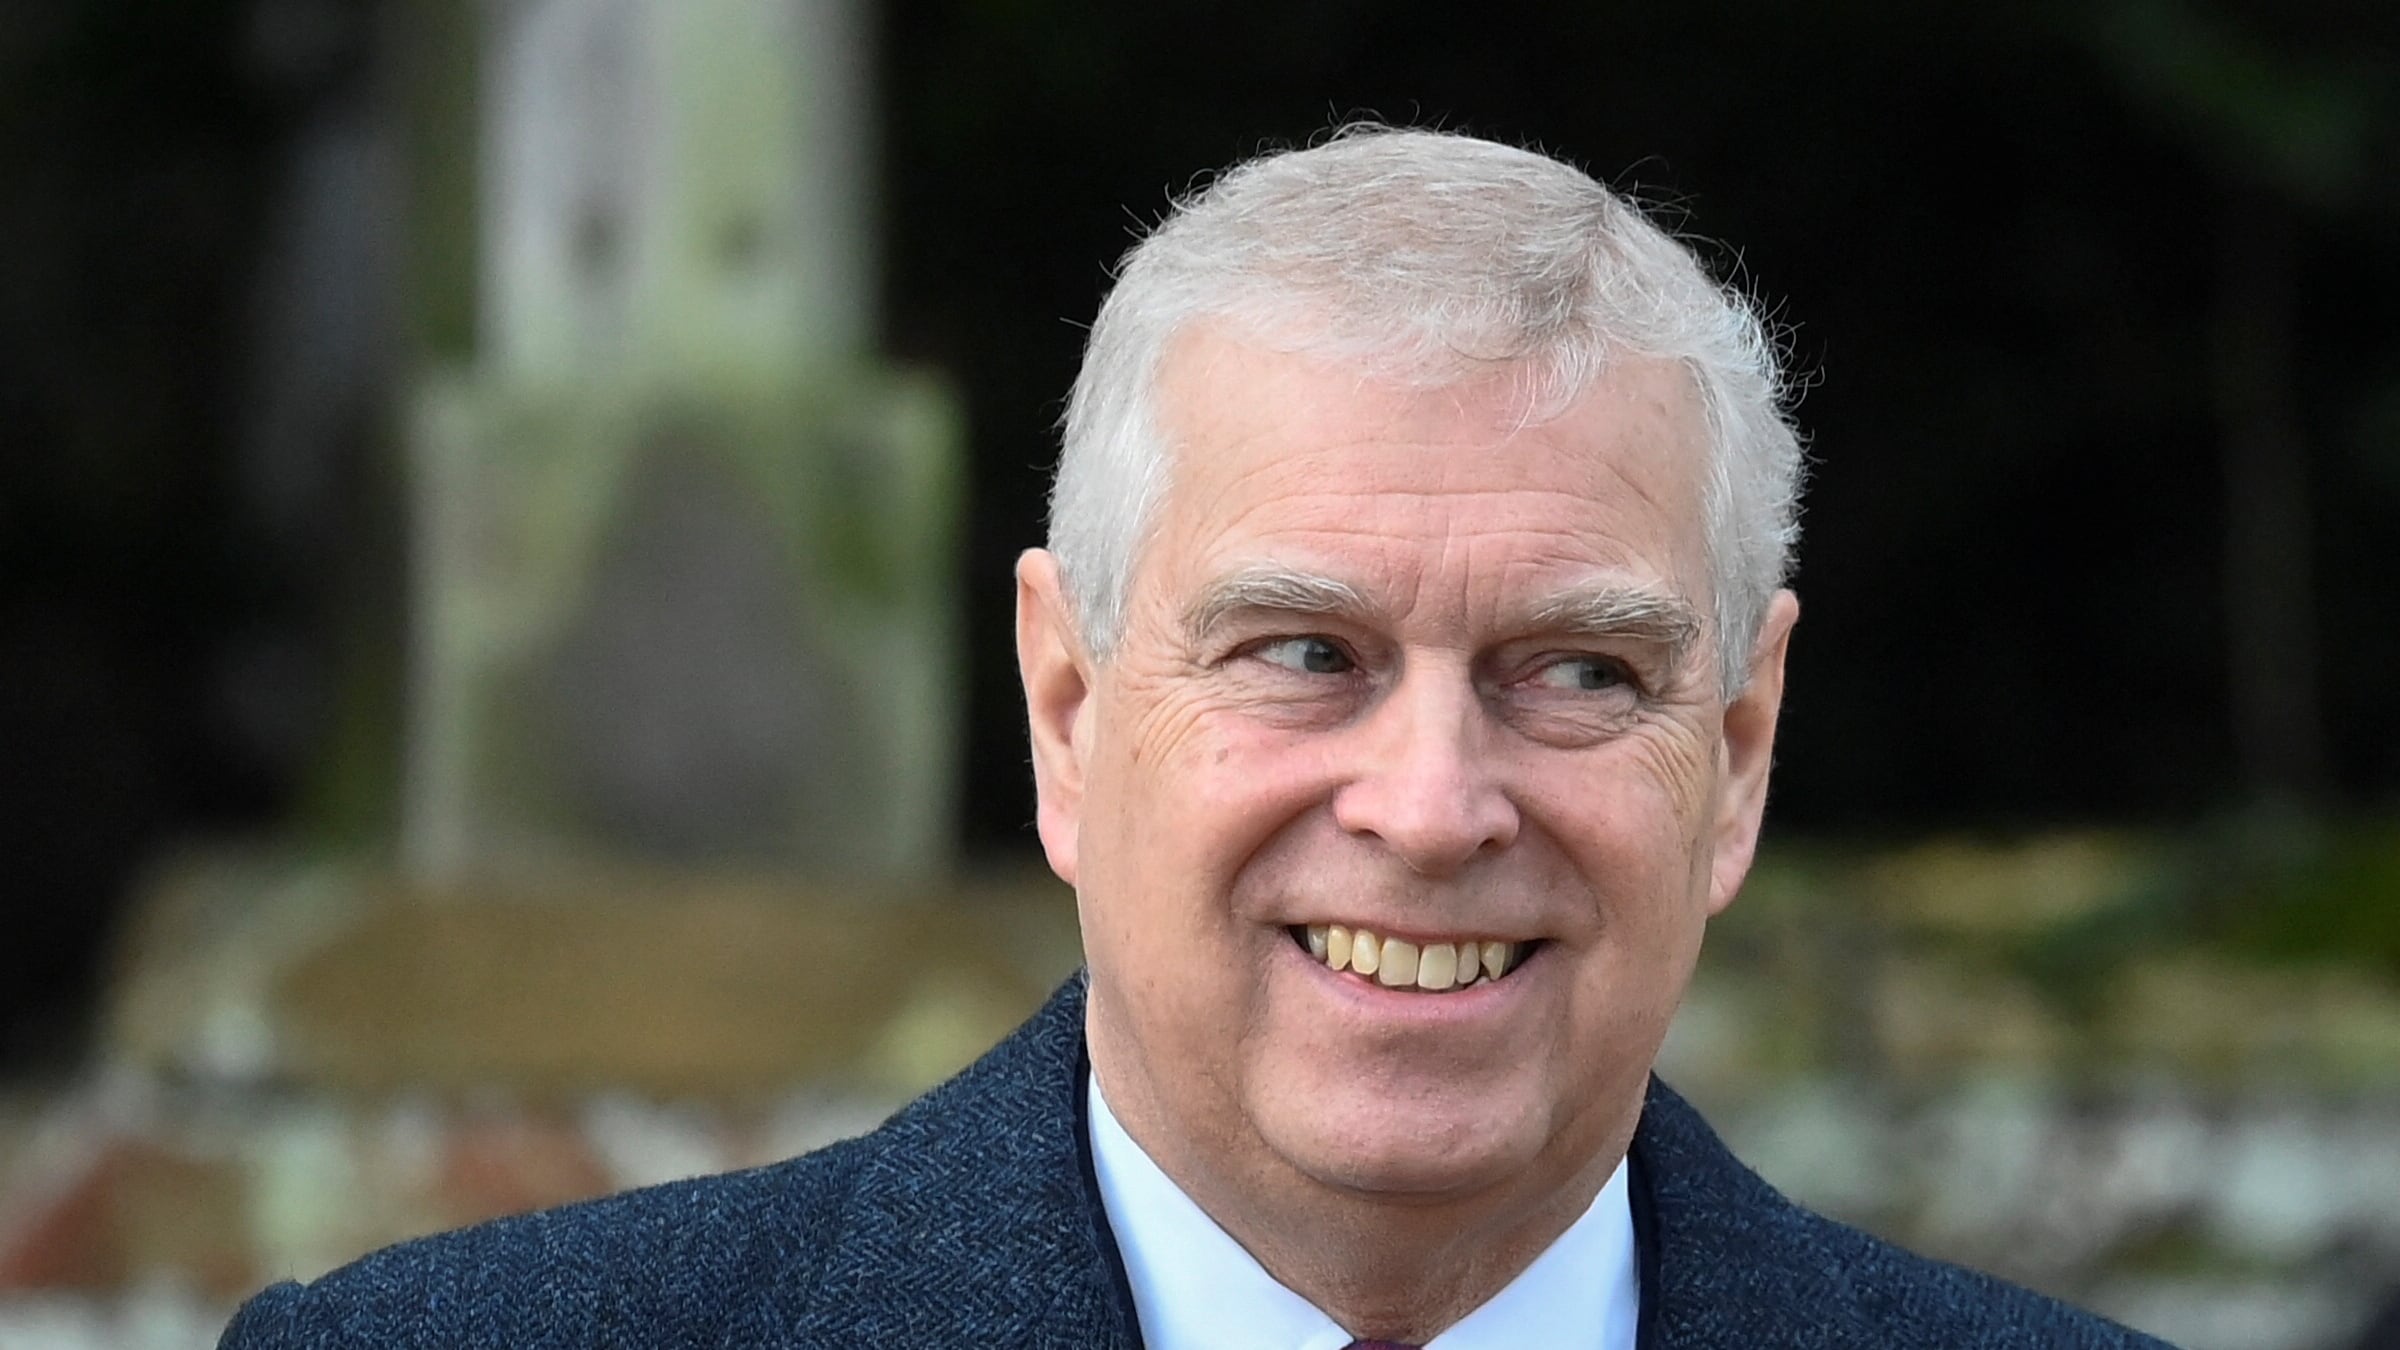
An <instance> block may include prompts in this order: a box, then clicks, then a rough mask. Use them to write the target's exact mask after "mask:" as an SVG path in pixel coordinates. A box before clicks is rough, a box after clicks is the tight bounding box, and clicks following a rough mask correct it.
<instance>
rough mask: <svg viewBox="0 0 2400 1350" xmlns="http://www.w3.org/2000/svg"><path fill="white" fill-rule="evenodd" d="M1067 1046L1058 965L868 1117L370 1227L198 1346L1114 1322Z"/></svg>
mask: <svg viewBox="0 0 2400 1350" xmlns="http://www.w3.org/2000/svg"><path fill="white" fill-rule="evenodd" d="M1082 1054H1083V1040H1082V998H1081V986H1080V983H1076V984H1071V985H1070V986H1069V988H1068V989H1067V990H1065V991H1062V992H1061V993H1060V995H1059V996H1058V997H1056V998H1054V999H1052V1000H1051V1003H1050V1005H1049V1006H1048V1007H1046V1008H1044V1009H1043V1010H1042V1011H1041V1012H1040V1013H1038V1014H1036V1015H1035V1017H1034V1019H1033V1020H1032V1021H1031V1022H1029V1023H1027V1024H1026V1026H1025V1027H1023V1028H1022V1029H1020V1030H1019V1031H1018V1032H1017V1033H1016V1034H1015V1035H1013V1036H1011V1037H1009V1038H1008V1040H1006V1041H1004V1042H1002V1043H1001V1044H1000V1046H998V1047H997V1048H995V1049H994V1050H993V1051H992V1052H991V1053H990V1054H988V1055H986V1056H985V1057H984V1058H983V1059H982V1060H980V1061H978V1062H977V1063H976V1064H975V1065H974V1066H972V1067H971V1068H969V1069H968V1070H967V1071H966V1072H964V1073H962V1074H960V1075H959V1076H958V1077H957V1078H954V1079H952V1080H951V1081H950V1082H948V1083H946V1084H944V1085H942V1086H941V1087H939V1088H936V1089H934V1090H933V1091H932V1092H930V1093H928V1094H926V1095H925V1096H924V1097H921V1098H919V1099H917V1100H916V1101H915V1102H913V1103H911V1104H910V1105H909V1106H908V1107H906V1108H904V1109H903V1110H901V1111H900V1112H899V1113H898V1114H897V1115H895V1116H893V1117H892V1118H891V1119H890V1120H888V1121H886V1122H884V1124H883V1125H882V1126H880V1127H879V1128H877V1129H876V1130H875V1131H873V1132H872V1133H870V1134H867V1135H864V1136H862V1137H860V1138H858V1139H853V1140H849V1141H847V1142H844V1143H841V1144H836V1145H834V1146H832V1147H831V1148H827V1149H823V1150H820V1151H818V1152H815V1153H811V1154H808V1155H806V1156H803V1157H800V1158H795V1159H793V1160H791V1161H789V1162H785V1163H780V1164H777V1165H775V1166H772V1167H766V1168H760V1169H757V1170H755V1171H749V1172H740V1173H734V1174H731V1175H727V1176H719V1177H709V1178H703V1179H700V1180H696V1181H687V1182H678V1183H674V1184H671V1185H666V1186H658V1187H652V1188H650V1189H647V1190H641V1191H632V1192H628V1193H626V1194H623V1195H617V1196H611V1197H608V1198H606V1199H602V1200H595V1201H590V1202H587V1203H585V1204H580V1205H571V1206H568V1207H565V1208H563V1209H556V1210H549V1211H544V1212H542V1213H538V1214H528V1215H521V1216H518V1217H515V1218H510V1219H503V1220H499V1221H497V1222H493V1223H488V1224H483V1225H480V1226H478V1227H474V1228H467V1229H461V1230H459V1231H457V1232H452V1233H445V1234H440V1235H437V1236H434V1237H429V1238H422V1239H419V1240H417V1241H414V1242H407V1243H402V1244H400V1245H399V1246H396V1247H389V1248H386V1249H384V1250H382V1251H380V1252H376V1253H373V1254H371V1255H369V1256H367V1257H365V1258H363V1259H361V1260H359V1261H357V1262H355V1263H353V1264H351V1265H349V1266H346V1267H344V1268H342V1269H340V1270H337V1271H335V1272H334V1273H332V1274H330V1275H327V1276H325V1277H324V1278H323V1279H320V1280H317V1281H315V1282H313V1283H311V1284H308V1285H305V1286H303V1285H298V1284H282V1285H277V1286H275V1287H274V1288H271V1289H268V1290H267V1291H265V1292H264V1293H262V1294H260V1295H259V1296H258V1297H257V1298H255V1299H253V1300H252V1301H251V1302H250V1304H249V1305H248V1306H246V1307H244V1308H243V1310H242V1311H241V1313H240V1314H239V1315H238V1316H237V1317H236V1318H235V1319H234V1322H233V1324H232V1325H231V1326H230V1327H229V1328H228V1329H227V1331H226V1335H225V1339H224V1341H223V1343H222V1345H221V1347H220V1350H336V1347H340V1348H341V1350H350V1348H352V1347H356V1348H357V1350H365V1348H366V1347H375V1350H415V1348H416V1347H424V1348H425V1350H431V1348H432V1347H437V1346H438V1347H443V1348H444V1350H451V1348H452V1347H465V1348H467V1350H482V1348H483V1347H508V1350H550V1348H552V1347H555V1348H556V1350H566V1347H575V1350H618V1348H620V1347H622V1348H623V1350H634V1348H635V1347H640V1350H680V1348H681V1347H687V1346H688V1347H700V1346H720V1345H724V1346H734V1345H739V1346H762V1347H763V1346H792V1347H799V1346H827V1347H831V1346H853V1345H874V1344H918V1343H942V1342H946V1341H955V1342H957V1343H960V1344H1010V1345H1049V1344H1056V1345H1060V1346H1066V1345H1106V1344H1111V1343H1115V1342H1118V1341H1120V1340H1121V1339H1122V1327H1121V1326H1120V1318H1119V1317H1118V1309H1117V1305H1116V1301H1115V1293H1114V1290H1113V1287H1112V1285H1111V1283H1110V1275H1109V1268H1108V1266H1107V1264H1106V1257H1105V1256H1104V1255H1103V1246H1102V1244H1103V1242H1104V1241H1105V1239H1104V1238H1103V1236H1102V1235H1101V1225H1102V1224H1103V1223H1104V1220H1101V1219H1100V1218H1099V1217H1098V1215H1097V1211H1096V1207H1095V1204H1094V1203H1093V1202H1091V1201H1090V1200H1089V1199H1088V1197H1087V1193H1086V1186H1085V1182H1084V1177H1083V1168H1084V1164H1083V1163H1082V1161H1081V1158H1082V1153H1081V1150H1080V1146H1079V1144H1078V1143H1077V1138H1078V1131H1079V1126H1078V1120H1079V1117H1078V1115H1077V1111H1078V1108H1077V1106H1076V1103H1077V1102H1079V1101H1080V1100H1081V1097H1082V1092H1081V1079H1080V1071H1081V1065H1082Z"/></svg>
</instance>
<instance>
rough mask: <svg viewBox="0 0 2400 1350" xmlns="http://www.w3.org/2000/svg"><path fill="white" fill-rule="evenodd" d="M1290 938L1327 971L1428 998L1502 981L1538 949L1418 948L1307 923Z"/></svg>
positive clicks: (1522, 945)
mask: <svg viewBox="0 0 2400 1350" xmlns="http://www.w3.org/2000/svg"><path fill="white" fill-rule="evenodd" d="M1291 933H1292V939H1293V940H1294V941H1295V942H1298V943H1299V944H1300V945H1302V946H1303V947H1306V948H1307V949H1308V954H1309V955H1310V956H1313V957H1315V958H1316V959H1317V960H1319V961H1322V962H1324V963H1325V964H1326V965H1327V966H1328V967H1329V968H1331V969H1334V970H1347V971H1353V972H1355V973H1357V974H1359V975H1363V976H1367V977H1370V978H1372V979H1373V980H1374V981H1375V982H1376V983H1377V984H1380V985H1383V986H1384V987H1386V988H1390V989H1413V990H1417V991H1420V992H1423V993H1428V994H1439V993H1446V992H1448V991H1450V990H1453V989H1464V988H1467V987H1468V986H1469V985H1474V984H1483V983H1491V982H1493V981H1497V980H1499V979H1502V978H1503V977H1505V976H1506V975H1508V973H1509V972H1511V971H1513V970H1515V969H1516V968H1517V967H1519V966H1521V965H1523V964H1525V958H1526V957H1527V956H1530V955H1532V953H1533V949H1534V948H1535V947H1537V946H1539V945H1540V944H1539V943H1534V942H1502V941H1498V940H1491V941H1485V940H1481V939H1472V938H1471V939H1468V940H1466V941H1462V942H1428V943H1424V944H1422V945H1419V944H1417V943H1414V942H1410V941H1407V940H1406V939H1403V938H1391V937H1378V936H1376V935H1375V934H1373V933H1371V932H1368V931H1367V930H1366V929H1364V928H1350V927H1346V926H1344V925H1342V924H1338V923H1335V924H1323V923H1312V924H1309V925H1308V926H1307V927H1306V928H1300V927H1294V928H1293V929H1292V930H1291Z"/></svg>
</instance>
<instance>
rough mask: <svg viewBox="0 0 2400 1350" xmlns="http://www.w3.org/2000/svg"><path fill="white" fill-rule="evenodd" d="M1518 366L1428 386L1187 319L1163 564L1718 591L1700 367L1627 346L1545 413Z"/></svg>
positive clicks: (1193, 569) (1190, 580) (1167, 391)
mask: <svg viewBox="0 0 2400 1350" xmlns="http://www.w3.org/2000/svg"><path fill="white" fill-rule="evenodd" d="M1522 373H1523V372H1521V371H1519V370H1515V369H1501V370H1496V371H1493V372H1491V373H1489V374H1484V375H1480V376H1477V377H1475V378H1471V379H1468V380H1465V381H1462V382H1458V383H1454V384H1449V385H1445V386H1441V387H1438V388H1430V389H1429V388H1422V387H1417V386H1413V385H1409V384H1403V383H1400V382H1396V381H1392V380H1388V379H1383V378H1379V377H1377V376H1375V375H1373V374H1371V373H1369V372H1367V371H1364V370H1362V369H1361V368H1359V367H1358V366H1356V365H1354V364H1344V363H1342V362H1340V361H1337V360H1333V359H1328V358H1320V357H1315V356H1311V355H1305V354H1295V353H1292V352H1286V351H1278V350H1275V349H1273V348H1270V347H1267V346H1264V345H1261V344H1258V343H1255V342H1251V341H1246V340H1244V339H1242V338H1241V337H1239V336H1237V335H1235V334H1232V333H1229V332H1226V331H1223V330H1220V329H1216V328H1210V327H1201V328H1198V329H1195V330H1193V331H1190V332H1187V333H1185V334H1183V335H1182V336H1181V337H1180V338H1179V339H1178V340H1177V342H1176V343H1175V344H1174V345H1173V346H1171V347H1170V348H1169V352H1168V358H1167V361H1166V364H1165V366H1164V367H1163V369H1162V372H1161V378H1160V381H1159V400H1158V407H1159V422H1160V430H1161V431H1162V433H1164V438H1165V440H1166V443H1167V444H1168V446H1169V447H1170V456H1171V469H1170V474H1169V487H1168V491H1167V493H1166V497H1165V500H1164V502H1163V503H1162V506H1161V510H1160V512H1159V516H1158V519H1157V521H1156V522H1155V524H1156V528H1155V530H1154V532H1153V535H1152V551H1153V552H1154V553H1155V555H1156V556H1155V558H1154V559H1153V560H1154V561H1156V562H1158V563H1159V564H1161V565H1162V566H1161V567H1160V568H1158V569H1156V570H1158V571H1160V572H1161V573H1163V575H1161V576H1159V577H1158V578H1157V580H1158V581H1159V582H1161V583H1164V584H1166V585H1168V586H1170V587H1175V588H1181V587H1188V586H1194V585H1206V584H1208V583H1209V582H1210V581H1211V580H1212V578H1213V577H1214V576H1215V575H1220V574H1222V573H1224V572H1226V571H1228V570H1233V569H1239V568H1243V567H1248V566H1255V565H1257V564H1259V563H1278V564H1285V565H1292V566H1299V567H1304V568H1309V569H1311V570H1316V571H1321V572H1326V573H1328V574H1330V575H1335V576H1342V575H1344V573H1345V572H1352V571H1363V572H1367V573H1373V574H1374V575H1364V576H1358V577H1346V578H1345V579H1349V580H1354V581H1357V582H1360V583H1362V584H1365V585H1368V586H1376V587H1380V586H1382V585H1392V586H1398V587H1402V588H1410V589H1413V588H1421V587H1422V586H1424V585H1425V584H1426V583H1427V582H1428V581H1441V582H1445V583H1447V582H1456V583H1459V584H1458V585H1457V586H1451V587H1449V588H1448V589H1451V590H1461V589H1467V590H1472V589H1475V588H1478V587H1480V588H1482V589H1484V590H1487V591H1488V590H1489V588H1490V587H1492V586H1494V585H1499V586H1508V585H1513V584H1516V583H1517V582H1519V581H1524V582H1527V583H1530V584H1539V585H1550V584H1555V583H1558V582H1561V581H1568V582H1571V581H1575V580H1579V579H1581V575H1582V574H1591V573H1605V574H1611V575H1614V576H1617V577H1620V578H1622V579H1625V580H1630V581H1634V582H1639V583H1643V584H1646V585H1650V586H1652V587H1654V588H1661V589H1666V590H1669V591H1673V592H1676V593H1678V594H1680V595H1683V596H1685V597H1688V598H1690V599H1691V600H1692V601H1693V602H1694V603H1695V604H1705V603H1706V600H1707V597H1708V594H1709V589H1710V588H1709V583H1708V579H1707V568H1706V549H1705V543H1704V538H1703V531H1702V522H1703V512H1702V501H1701V497H1702V482H1703V476H1704V475H1703V469H1704V465H1705V456H1706V453H1707V451H1706V444H1707V440H1706V429H1705V422H1704V420H1703V418H1702V417H1701V415H1700V410H1699V404H1698V398H1697V396H1696V394H1695V392H1694V390H1693V387H1692V383H1691V380H1690V378H1689V376H1688V375H1687V374H1686V373H1685V372H1684V371H1683V369H1682V368H1681V367H1680V366H1679V365H1677V364H1676V363H1673V362H1670V361H1661V360H1654V359H1647V358H1637V357H1625V358H1623V359H1620V360H1617V361H1615V362H1613V363H1612V364H1611V365H1610V366H1609V368H1608V369H1607V370H1606V371H1605V372H1603V374H1602V375H1601V377H1600V378H1599V379H1597V380H1596V381H1594V382H1593V383H1592V385H1591V387H1590V388H1588V389H1586V390H1584V391H1582V393H1581V394H1580V395H1579V396H1578V397H1577V398H1576V399H1575V400H1574V401H1573V402H1572V403H1571V404H1569V405H1567V406H1566V407H1565V408H1564V409H1563V410H1541V409H1537V408H1536V407H1534V404H1533V400H1532V398H1531V397H1530V396H1529V392H1528V389H1527V382H1526V381H1525V380H1523V379H1522V378H1520V377H1521V375H1522ZM1541 411H1548V412H1549V415H1546V416H1536V415H1535V414H1536V413H1537V412H1541ZM1143 570H1144V571H1145V572H1148V571H1151V570H1153V569H1151V568H1148V567H1145V568H1144V569H1143Z"/></svg>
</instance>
